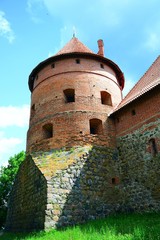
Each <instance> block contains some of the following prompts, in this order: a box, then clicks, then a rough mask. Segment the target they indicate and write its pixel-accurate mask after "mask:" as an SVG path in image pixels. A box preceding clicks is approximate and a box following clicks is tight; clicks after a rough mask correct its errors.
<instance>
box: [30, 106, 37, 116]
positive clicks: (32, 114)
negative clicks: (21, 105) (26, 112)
mask: <svg viewBox="0 0 160 240" xmlns="http://www.w3.org/2000/svg"><path fill="white" fill-rule="evenodd" d="M35 111H36V107H35V104H33V105H32V106H31V118H32V117H33V116H34V114H35Z"/></svg>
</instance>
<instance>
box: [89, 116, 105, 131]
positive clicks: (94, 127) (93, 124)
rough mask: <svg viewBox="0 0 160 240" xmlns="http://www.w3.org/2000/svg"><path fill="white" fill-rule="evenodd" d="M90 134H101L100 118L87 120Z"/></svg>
mask: <svg viewBox="0 0 160 240" xmlns="http://www.w3.org/2000/svg"><path fill="white" fill-rule="evenodd" d="M89 124H90V134H103V127H102V120H100V119H97V118H93V119H90V120H89Z"/></svg>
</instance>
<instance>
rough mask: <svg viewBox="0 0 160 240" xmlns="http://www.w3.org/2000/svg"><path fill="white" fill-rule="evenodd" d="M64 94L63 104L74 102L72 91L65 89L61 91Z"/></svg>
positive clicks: (73, 92)
mask: <svg viewBox="0 0 160 240" xmlns="http://www.w3.org/2000/svg"><path fill="white" fill-rule="evenodd" d="M63 92H64V97H65V102H66V103H69V102H75V90H74V89H66V90H64V91H63Z"/></svg>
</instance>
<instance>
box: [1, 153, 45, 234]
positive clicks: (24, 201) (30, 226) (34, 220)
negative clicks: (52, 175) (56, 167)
mask: <svg viewBox="0 0 160 240" xmlns="http://www.w3.org/2000/svg"><path fill="white" fill-rule="evenodd" d="M46 203H47V180H46V179H45V178H44V176H43V175H42V173H41V171H40V170H39V169H38V167H37V166H36V165H35V163H34V161H33V160H32V158H31V157H30V156H28V157H26V159H25V160H24V162H23V163H22V164H21V166H20V169H19V171H18V173H17V176H16V179H15V182H14V185H13V188H12V191H11V193H10V198H9V202H8V206H9V207H8V214H7V221H6V226H5V230H6V231H11V232H27V231H34V230H40V229H44V221H45V208H46Z"/></svg>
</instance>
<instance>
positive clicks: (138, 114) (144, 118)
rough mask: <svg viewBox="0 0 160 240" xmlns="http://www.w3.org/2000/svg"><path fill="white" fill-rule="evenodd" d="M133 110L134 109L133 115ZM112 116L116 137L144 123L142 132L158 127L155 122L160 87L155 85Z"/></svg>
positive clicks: (157, 112)
mask: <svg viewBox="0 0 160 240" xmlns="http://www.w3.org/2000/svg"><path fill="white" fill-rule="evenodd" d="M133 111H135V115H133ZM113 116H114V120H115V126H116V135H117V137H119V136H124V135H126V134H129V133H133V132H134V131H135V130H138V129H140V128H141V127H142V126H145V125H146V128H145V129H144V132H145V131H148V130H151V129H153V128H156V127H158V126H156V124H157V121H158V119H160V87H159V86H157V87H156V88H155V89H153V90H151V91H150V92H148V93H146V94H145V95H143V96H142V97H139V98H138V99H137V100H135V101H134V102H133V103H130V104H129V105H128V106H127V107H124V108H122V109H121V110H119V111H118V112H117V113H115V114H114V115H113Z"/></svg>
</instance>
